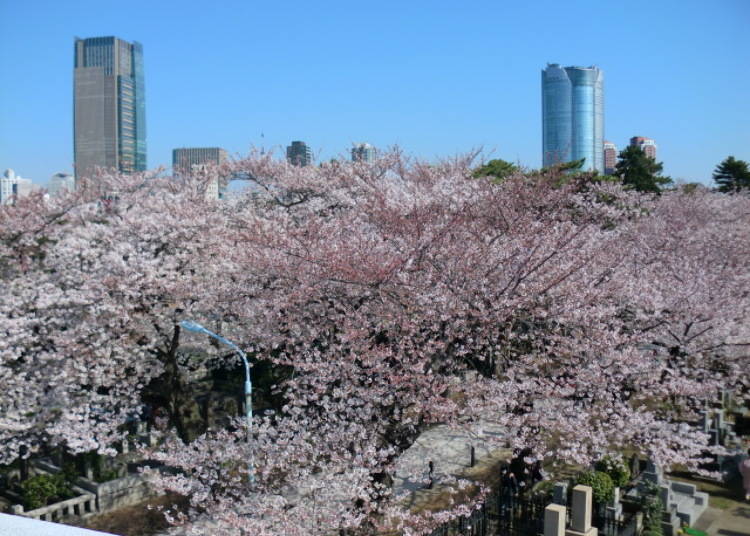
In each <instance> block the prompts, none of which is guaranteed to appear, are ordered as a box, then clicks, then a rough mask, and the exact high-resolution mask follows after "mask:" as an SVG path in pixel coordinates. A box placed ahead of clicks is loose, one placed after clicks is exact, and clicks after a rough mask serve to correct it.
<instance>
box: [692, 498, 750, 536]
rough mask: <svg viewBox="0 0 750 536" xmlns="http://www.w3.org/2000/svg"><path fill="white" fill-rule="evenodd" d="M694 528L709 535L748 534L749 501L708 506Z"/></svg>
mask: <svg viewBox="0 0 750 536" xmlns="http://www.w3.org/2000/svg"><path fill="white" fill-rule="evenodd" d="M695 528H696V529H698V530H702V531H704V532H706V533H707V534H709V536H750V503H748V502H745V503H742V502H738V501H735V502H734V504H733V505H732V506H730V507H729V508H726V509H723V510H720V509H718V508H713V507H710V508H708V509H707V510H706V511H705V512H704V513H703V515H702V516H701V518H700V519H699V520H698V522H697V523H696V524H695Z"/></svg>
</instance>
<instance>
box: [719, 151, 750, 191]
mask: <svg viewBox="0 0 750 536" xmlns="http://www.w3.org/2000/svg"><path fill="white" fill-rule="evenodd" d="M713 178H714V182H715V183H716V184H718V185H719V191H720V192H739V191H740V190H742V189H743V188H747V189H750V170H749V169H748V164H747V162H745V161H744V160H735V158H734V157H733V156H729V157H727V158H725V159H724V161H723V162H722V163H721V164H719V165H718V166H716V169H715V170H714V176H713Z"/></svg>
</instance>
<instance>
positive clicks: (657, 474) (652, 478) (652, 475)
mask: <svg viewBox="0 0 750 536" xmlns="http://www.w3.org/2000/svg"><path fill="white" fill-rule="evenodd" d="M643 480H644V481H647V482H651V483H653V484H656V485H657V486H661V484H662V482H663V481H664V474H663V472H662V470H661V467H659V466H657V465H656V464H655V463H654V462H653V461H652V460H651V458H649V459H648V460H647V461H646V468H645V469H644V470H643Z"/></svg>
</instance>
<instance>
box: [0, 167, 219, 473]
mask: <svg viewBox="0 0 750 536" xmlns="http://www.w3.org/2000/svg"><path fill="white" fill-rule="evenodd" d="M201 180H202V179H201V178H194V179H190V180H186V181H183V182H182V183H176V182H174V181H170V180H166V179H158V178H156V177H154V176H152V175H135V176H132V177H128V176H118V175H108V174H102V175H101V176H99V177H98V178H97V179H96V180H92V181H91V182H84V183H83V184H80V185H79V188H78V191H77V192H75V193H72V194H70V195H68V196H66V197H63V198H61V199H56V198H55V199H46V198H45V197H44V196H42V195H36V196H30V197H29V198H27V199H24V200H19V202H18V203H17V204H16V205H15V206H12V207H3V211H2V213H0V220H1V221H2V231H0V233H1V235H2V238H1V239H0V244H1V245H0V248H2V249H1V250H0V251H1V252H0V258H2V260H1V261H0V263H1V264H0V265H1V266H2V278H1V280H0V284H1V285H2V294H3V302H2V305H1V306H0V311H1V313H0V332H2V333H3V337H2V340H1V342H0V349H1V353H2V356H3V359H2V366H0V378H2V382H3V385H4V387H5V388H4V390H3V392H2V394H0V408H1V409H2V412H1V415H0V419H2V420H1V421H0V423H1V425H0V438H2V444H3V449H2V452H0V458H1V459H2V460H4V461H8V460H12V459H13V458H14V457H16V456H17V455H18V454H19V452H22V451H23V450H25V451H26V452H31V451H33V450H34V449H35V448H36V447H38V446H39V445H40V444H42V443H44V444H53V445H54V444H57V443H61V444H64V445H65V446H66V447H67V448H68V449H70V450H72V451H73V452H80V451H86V450H92V449H106V448H108V447H110V445H111V444H112V443H113V442H114V441H115V440H117V439H119V438H121V437H122V435H123V433H122V430H121V429H120V427H121V425H122V423H123V421H124V420H125V419H126V418H127V417H128V416H130V415H132V414H138V413H139V412H140V407H141V404H142V401H141V394H142V392H143V390H144V388H146V386H147V385H149V384H150V382H152V381H154V380H156V379H157V378H162V379H164V381H167V382H168V383H169V382H171V383H170V384H169V385H167V394H166V395H165V396H166V397H167V398H168V400H166V401H165V405H166V406H167V409H171V411H169V412H168V414H169V415H170V416H171V417H172V423H173V424H174V425H175V426H177V427H178V429H179V427H180V425H181V421H180V416H179V406H180V401H179V397H180V394H181V392H182V390H181V386H180V385H178V382H179V377H180V376H179V375H178V374H175V372H176V371H175V370H174V369H175V368H176V367H177V365H176V359H177V349H178V345H179V328H178V327H177V326H176V322H177V321H178V320H179V319H180V317H181V315H182V314H189V313H190V311H192V309H193V307H200V306H201V305H199V304H201V303H203V300H206V299H208V297H209V296H210V295H211V294H210V286H208V285H204V284H203V282H204V281H205V280H206V278H209V279H210V278H211V277H213V275H214V272H216V271H218V269H219V268H218V266H216V263H215V262H213V261H212V259H213V258H214V257H215V255H216V251H215V250H214V249H213V248H214V245H213V244H212V242H211V236H212V230H213V229H215V228H216V227H220V226H221V225H222V219H221V213H220V211H216V210H214V209H213V208H211V207H210V203H207V202H205V201H204V199H203V195H202V192H201V189H202V182H201ZM209 301H210V300H209ZM206 307H210V306H209V305H206ZM170 368H171V369H173V370H171V371H170ZM170 372H172V373H171V374H170Z"/></svg>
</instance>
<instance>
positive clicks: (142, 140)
mask: <svg viewBox="0 0 750 536" xmlns="http://www.w3.org/2000/svg"><path fill="white" fill-rule="evenodd" d="M74 66H75V67H74V76H73V78H74V82H73V85H74V87H73V144H74V147H73V150H74V158H75V174H76V177H77V178H78V177H81V176H85V175H86V174H89V173H91V172H92V171H93V170H94V169H95V168H97V167H100V168H105V169H116V170H118V171H122V172H125V173H129V172H133V171H144V170H145V169H146V101H145V94H144V84H143V47H142V46H141V44H140V43H137V42H133V43H128V42H127V41H123V40H122V39H118V38H117V37H91V38H88V39H79V38H76V40H75V57H74Z"/></svg>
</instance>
